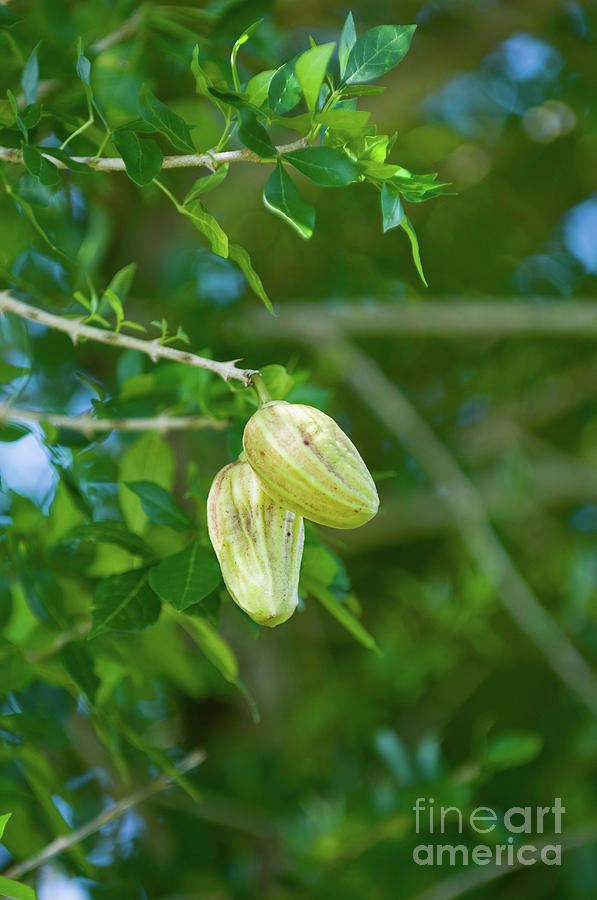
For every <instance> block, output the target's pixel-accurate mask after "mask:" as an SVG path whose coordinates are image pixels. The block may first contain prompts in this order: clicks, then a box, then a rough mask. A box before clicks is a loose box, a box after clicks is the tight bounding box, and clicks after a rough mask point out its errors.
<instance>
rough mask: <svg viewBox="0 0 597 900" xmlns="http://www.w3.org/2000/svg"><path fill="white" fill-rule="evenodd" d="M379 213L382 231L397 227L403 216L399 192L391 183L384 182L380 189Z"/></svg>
mask: <svg viewBox="0 0 597 900" xmlns="http://www.w3.org/2000/svg"><path fill="white" fill-rule="evenodd" d="M381 215H382V224H383V230H384V233H385V232H386V231H389V230H390V229H391V228H397V227H398V226H399V225H400V224H401V223H402V219H403V218H404V210H403V209H402V203H401V201H400V193H399V191H397V190H396V189H395V188H393V187H392V185H391V184H384V186H383V187H382V189H381Z"/></svg>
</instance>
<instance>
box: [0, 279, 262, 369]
mask: <svg viewBox="0 0 597 900" xmlns="http://www.w3.org/2000/svg"><path fill="white" fill-rule="evenodd" d="M0 312H11V313H14V315H15V316H20V317H21V318H23V319H31V321H33V322H39V323H40V324H41V325H47V327H48V328H53V329H54V330H55V331H63V332H64V333H65V334H68V335H69V337H70V338H71V340H72V342H73V344H76V343H77V341H78V340H79V339H80V338H85V339H87V340H90V341H99V342H100V343H101V344H111V345H112V346H113V347H126V348H127V349H129V350H139V351H140V352H141V353H146V354H147V355H148V356H149V357H150V359H151V360H153V362H157V361H158V359H170V360H172V361H173V362H179V363H183V364H184V365H186V366H193V367H195V368H198V369H207V370H208V371H209V372H215V374H216V375H219V376H220V378H223V379H224V381H231V380H236V381H241V382H242V383H243V384H244V385H245V386H248V385H249V384H250V383H251V378H252V376H253V375H256V374H257V370H256V369H238V368H237V367H236V365H235V363H237V362H238V360H237V359H235V360H230V361H229V362H217V361H216V360H213V359H206V358H205V357H203V356H196V355H195V354H194V353H188V352H187V351H185V350H174V349H172V347H167V346H164V344H161V343H160V341H159V339H158V340H154V341H144V340H140V339H139V338H135V337H130V335H128V334H121V333H118V334H116V332H114V331H107V330H104V329H103V328H93V327H92V326H91V325H84V324H83V322H82V320H81V319H66V318H64V317H63V316H55V315H54V314H53V313H48V312H44V310H42V309H38V308H37V307H35V306H29V304H27V303H23V302H22V301H21V300H15V299H14V297H12V296H11V295H10V294H9V293H8V292H0Z"/></svg>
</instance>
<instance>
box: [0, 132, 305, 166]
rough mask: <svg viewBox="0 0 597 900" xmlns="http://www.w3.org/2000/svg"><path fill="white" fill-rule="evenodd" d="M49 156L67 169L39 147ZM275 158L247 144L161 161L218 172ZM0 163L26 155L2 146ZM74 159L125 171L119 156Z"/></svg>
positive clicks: (296, 144) (285, 147) (289, 147)
mask: <svg viewBox="0 0 597 900" xmlns="http://www.w3.org/2000/svg"><path fill="white" fill-rule="evenodd" d="M306 146H307V142H306V141H305V139H304V138H299V140H297V141H292V142H291V143H290V144H280V146H279V147H276V151H277V152H278V153H279V154H282V155H283V154H284V153H291V152H292V151H293V150H299V149H300V148H301V147H306ZM37 149H38V150H39V151H40V152H41V153H42V156H44V157H45V158H46V159H49V160H50V162H52V163H54V165H55V166H56V167H57V168H59V169H68V166H67V164H66V163H65V162H63V161H62V160H61V159H56V158H55V157H54V156H52V153H51V150H50V148H49V147H48V148H47V152H45V153H44V152H43V150H44V148H43V147H38V148H37ZM273 161H274V160H273V159H264V158H262V157H261V156H257V154H256V153H253V151H252V150H248V149H247V148H246V147H243V148H242V149H241V150H222V151H220V152H217V153H216V152H215V151H213V152H212V151H208V152H206V153H189V154H181V155H178V156H165V157H164V161H163V163H162V169H188V168H198V167H199V168H201V167H202V168H205V169H209V170H210V171H212V172H213V171H215V169H216V167H217V166H220V165H222V164H223V163H233V162H253V163H271V162H273ZM0 162H11V163H16V164H17V165H23V164H24V163H23V154H22V152H21V151H20V150H15V149H13V148H12V147H0ZM73 162H78V163H85V165H87V166H89V167H90V168H91V169H97V171H98V172H124V171H125V170H126V166H125V164H124V160H123V159H121V157H120V156H115V157H106V156H103V157H100V158H99V159H96V158H95V157H94V156H73Z"/></svg>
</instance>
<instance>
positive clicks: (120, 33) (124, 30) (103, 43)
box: [89, 7, 143, 54]
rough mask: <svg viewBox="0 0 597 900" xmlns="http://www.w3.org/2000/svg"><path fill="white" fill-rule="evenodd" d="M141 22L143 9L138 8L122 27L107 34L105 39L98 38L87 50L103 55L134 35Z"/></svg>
mask: <svg viewBox="0 0 597 900" xmlns="http://www.w3.org/2000/svg"><path fill="white" fill-rule="evenodd" d="M142 21H143V8H142V7H139V8H138V9H136V10H135V11H134V12H133V13H132V15H131V16H129V18H128V19H127V20H126V21H125V22H123V23H122V25H121V26H120V27H119V28H117V29H116V30H115V31H112V32H111V33H110V34H107V35H106V36H105V37H103V38H100V39H99V40H97V41H95V42H94V43H93V44H92V45H91V47H90V48H89V49H90V50H91V52H92V53H98V54H99V53H103V52H104V50H108V49H109V48H110V47H114V46H115V45H116V44H120V43H121V42H122V41H125V40H126V39H127V38H128V37H130V36H131V35H132V34H134V33H135V32H136V30H137V28H138V27H139V25H140V24H141V22H142Z"/></svg>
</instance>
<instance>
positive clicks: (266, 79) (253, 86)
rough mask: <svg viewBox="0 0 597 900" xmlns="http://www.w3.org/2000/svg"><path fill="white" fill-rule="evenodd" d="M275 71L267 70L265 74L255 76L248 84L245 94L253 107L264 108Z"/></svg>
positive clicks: (260, 73)
mask: <svg viewBox="0 0 597 900" xmlns="http://www.w3.org/2000/svg"><path fill="white" fill-rule="evenodd" d="M275 71H276V70H275V69H265V70H264V71H263V72H258V74H257V75H253V77H252V78H250V79H249V81H248V82H247V86H246V88H245V93H246V95H247V97H248V98H249V102H250V103H252V104H253V106H257V107H259V106H263V104H264V103H265V101H266V100H267V97H268V91H269V86H270V82H271V80H272V78H273V76H274V73H275Z"/></svg>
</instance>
